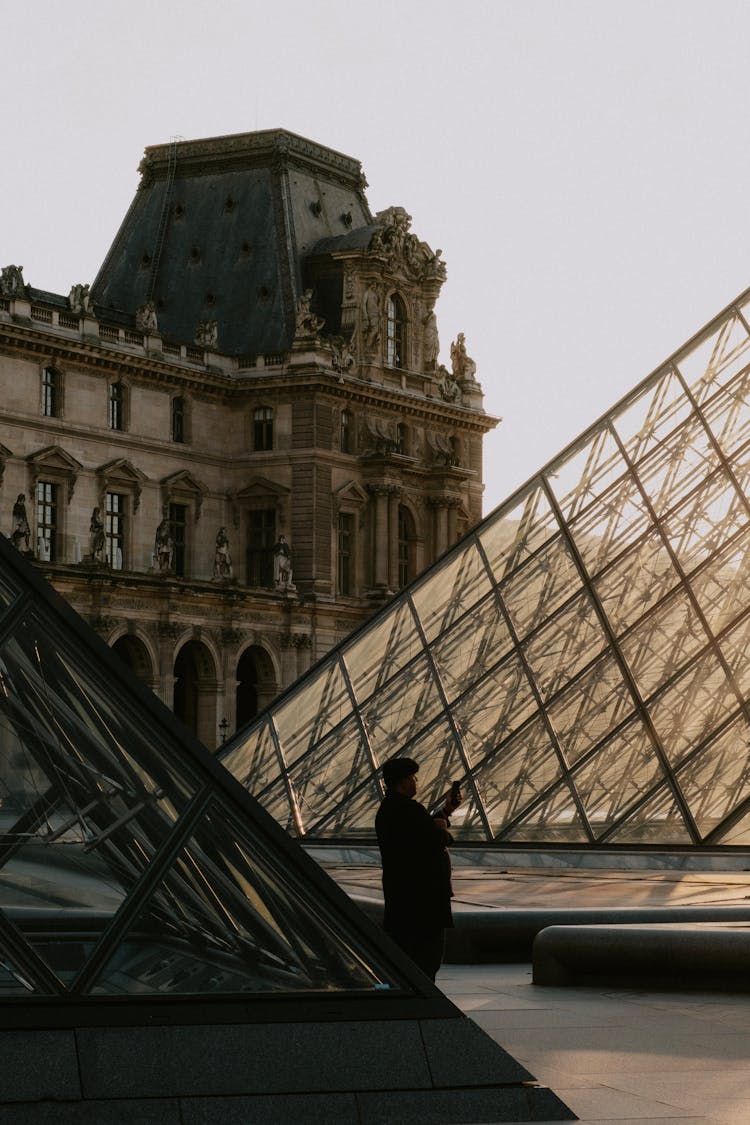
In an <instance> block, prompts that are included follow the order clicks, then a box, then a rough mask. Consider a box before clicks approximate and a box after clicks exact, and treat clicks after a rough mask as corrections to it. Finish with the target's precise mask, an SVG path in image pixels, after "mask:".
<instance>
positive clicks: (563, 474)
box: [550, 429, 628, 521]
mask: <svg viewBox="0 0 750 1125" xmlns="http://www.w3.org/2000/svg"><path fill="white" fill-rule="evenodd" d="M627 471H628V470H627V464H626V462H625V461H624V459H623V456H622V454H621V453H620V449H619V447H618V445H617V443H616V441H615V439H614V438H613V436H612V434H611V433H610V432H609V430H606V429H604V430H600V431H599V432H598V433H597V434H596V435H595V436H594V437H593V438H592V439H591V440H590V441H588V442H587V443H586V445H584V446H583V448H582V449H579V450H577V451H576V452H575V453H574V454H573V455H572V457H569V458H568V460H567V461H564V462H562V463H558V464H556V465H555V471H554V473H553V474H552V475H551V476H550V487H551V488H552V490H553V492H554V493H555V496H556V497H557V501H558V504H559V505H560V509H561V511H562V514H563V516H564V517H565V519H566V520H567V521H570V520H572V519H573V518H574V517H575V516H576V515H577V514H578V513H579V512H580V511H582V510H583V509H585V508H587V507H589V505H590V504H591V502H592V501H593V500H594V499H596V497H597V496H601V494H602V493H603V492H604V491H606V489H608V488H609V487H610V486H611V485H612V484H613V483H614V482H615V481H616V480H618V479H619V478H620V477H622V476H624V474H625V473H626V472H627Z"/></svg>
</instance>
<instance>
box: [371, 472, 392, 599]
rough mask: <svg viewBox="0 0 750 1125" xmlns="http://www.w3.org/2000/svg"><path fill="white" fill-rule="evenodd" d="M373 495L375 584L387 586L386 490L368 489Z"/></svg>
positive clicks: (378, 488) (382, 586)
mask: <svg viewBox="0 0 750 1125" xmlns="http://www.w3.org/2000/svg"><path fill="white" fill-rule="evenodd" d="M370 491H371V492H372V493H373V494H374V496H375V542H374V543H373V554H374V556H375V568H374V569H375V573H374V578H375V585H376V586H378V587H381V588H386V587H387V586H388V491H387V489H385V488H382V487H373V488H371V490H370Z"/></svg>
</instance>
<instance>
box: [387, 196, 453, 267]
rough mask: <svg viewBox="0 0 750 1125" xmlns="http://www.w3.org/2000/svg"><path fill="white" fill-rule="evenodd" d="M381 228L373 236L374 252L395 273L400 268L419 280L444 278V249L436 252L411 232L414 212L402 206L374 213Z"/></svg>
mask: <svg viewBox="0 0 750 1125" xmlns="http://www.w3.org/2000/svg"><path fill="white" fill-rule="evenodd" d="M375 222H376V223H377V224H378V229H377V230H376V231H375V233H374V235H373V236H372V238H371V239H370V245H369V247H368V249H369V251H370V253H371V254H375V255H377V256H378V257H381V258H384V259H385V261H386V262H387V265H388V268H389V269H390V270H391V271H392V272H393V271H397V270H400V271H401V272H402V273H404V274H405V275H406V276H407V277H411V278H414V279H415V280H417V281H425V280H427V279H428V278H435V279H437V280H438V281H440V282H442V281H445V276H446V269H445V262H444V261H443V260H442V250H437V251H435V252H434V253H433V252H432V250H431V249H430V247H429V246H428V245H427V243H426V242H420V240H419V239H418V238H417V236H416V235H415V234H412V233H411V231H410V227H411V215H410V214H408V212H407V211H406V210H405V209H404V208H403V207H387V208H386V209H385V211H379V212H378V214H377V215H376V216H375Z"/></svg>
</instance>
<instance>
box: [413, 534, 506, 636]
mask: <svg viewBox="0 0 750 1125" xmlns="http://www.w3.org/2000/svg"><path fill="white" fill-rule="evenodd" d="M489 592H490V576H489V574H488V573H487V567H486V566H485V564H484V560H483V558H482V556H481V555H480V553H479V551H478V550H477V548H476V544H475V543H474V542H473V541H472V540H471V539H470V540H469V541H468V542H467V544H466V545H465V547H464V548H463V550H461V551H456V552H454V554H453V555H452V556H451V557H450V559H448V560H446V562H445V564H444V566H442V567H441V568H440V570H439V572H437V573H436V574H433V576H432V578H431V580H430V581H429V582H422V583H417V585H416V587H415V588H414V590H413V592H412V599H413V602H414V608H415V609H416V611H417V616H418V617H419V620H420V622H421V625H422V628H423V629H424V633H425V636H426V637H427V640H428V641H431V640H434V638H435V637H437V636H439V635H440V634H441V633H443V632H444V631H445V630H446V629H448V628H450V626H451V625H453V624H454V622H456V621H457V620H458V619H459V618H461V617H463V615H464V614H465V613H466V611H467V610H469V609H471V607H472V606H474V605H476V603H477V602H479V601H482V599H483V598H485V597H486V595H487V594H488V593H489Z"/></svg>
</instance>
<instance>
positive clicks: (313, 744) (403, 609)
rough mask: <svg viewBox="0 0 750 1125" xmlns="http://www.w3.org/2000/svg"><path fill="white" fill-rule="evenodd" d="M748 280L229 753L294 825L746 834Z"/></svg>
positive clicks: (687, 841)
mask: <svg viewBox="0 0 750 1125" xmlns="http://www.w3.org/2000/svg"><path fill="white" fill-rule="evenodd" d="M749 324H750V291H749V292H746V293H744V294H742V295H741V297H740V298H738V300H737V301H736V302H735V303H734V304H732V305H731V306H730V307H729V308H728V309H726V310H725V311H724V312H723V313H721V314H720V315H719V316H718V317H717V318H716V319H715V320H714V321H712V322H711V323H710V324H709V325H707V326H706V328H705V329H703V330H702V331H701V332H700V333H699V334H698V335H696V336H695V337H694V338H693V339H692V340H691V341H690V342H689V343H688V344H686V345H685V346H684V347H683V348H682V349H680V350H679V351H678V352H676V353H675V354H674V356H672V357H671V358H670V359H669V360H668V361H667V362H666V363H665V364H664V365H663V366H662V367H660V368H659V369H657V370H656V371H655V372H654V373H653V374H652V375H650V376H649V377H648V378H647V379H646V380H644V381H643V382H642V383H641V384H640V385H639V386H638V387H636V388H635V390H634V391H632V392H631V393H630V394H629V395H628V396H626V398H624V399H623V400H622V401H620V402H619V403H618V404H617V405H616V406H615V407H614V408H613V409H612V410H611V411H610V412H609V413H608V414H607V415H606V416H604V417H603V418H601V419H600V420H599V421H598V422H597V423H596V424H595V425H593V426H592V427H591V428H590V429H589V430H587V431H586V432H585V433H584V434H583V435H582V436H581V437H580V438H579V439H578V440H577V441H576V442H574V443H573V444H572V445H571V446H569V447H568V448H567V449H566V450H565V451H564V452H563V453H562V454H561V455H560V456H559V457H557V458H556V459H555V460H554V461H552V462H551V463H550V464H549V465H547V466H546V468H544V469H543V470H542V471H541V472H540V473H539V474H538V475H537V476H535V477H533V478H532V479H531V480H530V481H528V482H527V484H526V485H524V486H523V488H521V489H520V490H519V491H518V492H516V493H515V494H514V495H513V496H512V497H511V498H510V499H509V500H508V501H507V502H506V503H504V504H502V505H501V506H500V507H499V508H497V509H496V510H495V511H494V512H492V514H491V515H490V516H488V517H487V518H486V519H485V520H484V521H483V522H482V523H481V524H479V525H478V526H477V527H476V528H475V529H474V530H473V532H471V533H470V534H469V535H468V536H467V537H466V538H464V539H463V540H462V541H461V542H460V543H459V544H458V545H457V546H456V547H455V548H454V549H452V550H451V551H450V552H449V553H447V554H446V555H445V556H443V558H442V559H441V560H438V562H437V563H435V564H434V565H433V566H432V567H431V568H430V569H429V570H428V571H426V572H425V573H424V574H423V575H422V576H421V577H420V578H418V579H417V580H416V581H415V582H414V583H412V584H411V585H410V586H408V587H406V588H405V589H404V590H403V591H402V592H401V593H400V594H399V595H398V596H397V597H395V598H394V599H393V601H392V602H390V603H389V604H388V605H387V606H386V607H385V608H384V609H383V611H382V612H380V613H379V614H378V615H377V617H375V618H373V619H372V620H371V621H370V622H369V623H368V624H367V625H365V626H364V627H363V628H362V629H360V630H359V631H358V632H357V633H355V634H353V635H352V636H351V637H350V638H349V639H348V640H347V641H346V642H344V643H343V644H342V645H341V646H339V647H338V648H337V649H336V650H335V651H333V652H332V653H330V654H329V656H328V657H327V658H326V659H325V660H324V661H322V662H321V663H319V664H318V665H317V666H315V667H314V668H313V669H312V670H311V671H310V672H309V673H308V674H307V675H306V676H305V677H304V678H303V679H301V680H300V681H298V683H297V684H296V685H294V686H293V687H292V688H291V689H290V690H289V691H288V692H287V693H286V694H284V695H283V696H282V697H280V698H279V699H278V700H277V701H276V702H275V703H274V704H273V705H272V706H271V707H270V709H269V710H268V711H266V712H265V713H264V714H263V715H262V716H260V717H259V718H258V720H256V721H255V722H254V723H253V724H252V725H251V726H250V727H248V728H246V729H245V730H243V731H241V732H239V733H238V734H237V735H236V736H235V738H234V739H233V740H232V741H231V742H230V743H229V744H228V745H227V748H226V753H225V754H224V758H223V760H224V762H225V764H226V765H227V766H228V767H229V769H230V770H231V771H232V772H233V773H234V774H235V776H236V777H237V778H238V779H239V780H240V781H241V782H242V783H243V784H244V785H245V786H246V787H247V788H248V789H249V790H250V791H251V792H252V793H253V794H255V795H256V796H257V798H258V800H259V801H260V802H261V803H262V804H263V805H264V807H265V808H266V809H267V810H268V811H269V812H271V814H272V815H273V816H275V817H276V818H277V820H279V821H280V822H281V823H282V824H283V825H284V826H285V827H286V828H287V830H289V831H290V832H292V833H294V834H296V835H298V836H300V837H305V838H307V839H310V840H314V839H350V840H352V839H357V840H371V839H372V837H373V816H374V812H375V809H376V807H377V803H378V801H379V799H380V796H381V792H380V783H379V780H378V776H377V771H378V768H379V766H380V765H381V764H382V762H383V761H384V760H385V759H386V758H388V757H390V756H391V755H394V754H405V755H408V756H409V757H412V758H415V759H417V760H418V761H419V762H420V764H421V772H420V796H421V797H422V799H423V800H425V803H426V804H430V805H433V806H434V805H436V803H437V802H438V801H439V800H440V798H441V796H442V794H443V793H444V792H445V789H446V787H447V784H448V783H449V782H450V781H451V780H453V779H461V781H462V783H463V790H464V795H465V800H464V803H463V805H462V806H461V808H460V810H459V811H458V812H457V813H456V814H455V817H454V821H453V831H454V834H455V836H456V838H457V840H458V841H459V842H460V841H479V842H493V843H502V844H503V845H513V844H524V845H529V844H533V845H547V844H550V845H553V844H558V845H559V844H571V845H587V844H588V845H596V846H597V847H600V846H603V845H627V846H636V845H638V846H669V847H674V846H691V845H692V846H709V845H743V846H746V845H747V844H748V843H750V726H749V725H748V706H749V702H750V501H749V500H748V490H749V488H750V327H749Z"/></svg>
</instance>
